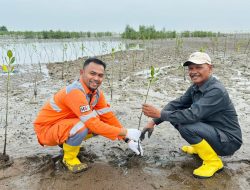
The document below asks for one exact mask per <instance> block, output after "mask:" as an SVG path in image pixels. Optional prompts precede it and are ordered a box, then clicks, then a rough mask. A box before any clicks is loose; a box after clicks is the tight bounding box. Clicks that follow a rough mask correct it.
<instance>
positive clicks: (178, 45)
mask: <svg viewBox="0 0 250 190" xmlns="http://www.w3.org/2000/svg"><path fill="white" fill-rule="evenodd" d="M182 48H183V39H182V38H180V37H176V40H175V57H177V55H178V56H179V55H180V54H181V50H182Z"/></svg>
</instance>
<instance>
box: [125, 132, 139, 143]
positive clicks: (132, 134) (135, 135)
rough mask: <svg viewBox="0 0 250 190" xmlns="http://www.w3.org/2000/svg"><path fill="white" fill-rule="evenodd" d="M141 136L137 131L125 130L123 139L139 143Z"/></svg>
mask: <svg viewBox="0 0 250 190" xmlns="http://www.w3.org/2000/svg"><path fill="white" fill-rule="evenodd" d="M140 136H141V131H140V130H138V129H127V135H126V137H125V138H128V139H130V140H135V141H139V138H140Z"/></svg>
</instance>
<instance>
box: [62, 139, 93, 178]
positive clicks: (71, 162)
mask: <svg viewBox="0 0 250 190" xmlns="http://www.w3.org/2000/svg"><path fill="white" fill-rule="evenodd" d="M79 151H80V146H70V145H68V144H66V143H64V144H63V152H64V155H63V164H64V165H65V166H66V167H67V168H68V169H69V170H70V171H71V172H73V173H79V172H81V171H84V170H87V169H88V165H87V164H85V163H81V162H80V160H79V159H78V158H77V155H78V153H79Z"/></svg>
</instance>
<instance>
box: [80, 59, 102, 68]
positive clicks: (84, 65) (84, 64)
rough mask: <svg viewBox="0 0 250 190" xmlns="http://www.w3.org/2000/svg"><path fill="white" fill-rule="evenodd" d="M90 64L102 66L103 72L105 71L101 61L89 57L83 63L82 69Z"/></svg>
mask: <svg viewBox="0 0 250 190" xmlns="http://www.w3.org/2000/svg"><path fill="white" fill-rule="evenodd" d="M91 62H94V63H96V64H98V65H102V66H103V67H104V70H105V69H106V63H104V62H103V61H102V60H100V59H97V58H95V57H90V58H88V59H87V60H86V61H85V62H84V63H83V68H85V67H86V66H88V65H89V64H90V63H91Z"/></svg>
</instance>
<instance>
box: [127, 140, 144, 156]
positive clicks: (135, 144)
mask: <svg viewBox="0 0 250 190" xmlns="http://www.w3.org/2000/svg"><path fill="white" fill-rule="evenodd" d="M128 147H129V148H130V149H131V150H132V151H134V152H135V153H136V154H137V155H141V156H143V150H142V147H141V143H140V142H139V141H133V140H130V141H129V142H128Z"/></svg>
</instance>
